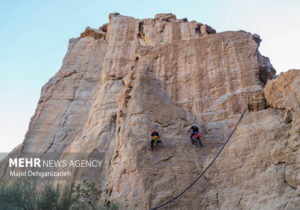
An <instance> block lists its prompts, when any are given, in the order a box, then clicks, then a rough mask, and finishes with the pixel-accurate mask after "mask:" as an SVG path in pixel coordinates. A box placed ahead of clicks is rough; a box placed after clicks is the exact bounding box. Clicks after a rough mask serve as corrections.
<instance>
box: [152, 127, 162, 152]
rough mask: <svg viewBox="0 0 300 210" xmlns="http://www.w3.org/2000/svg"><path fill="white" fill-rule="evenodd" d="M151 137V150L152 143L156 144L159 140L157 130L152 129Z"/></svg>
mask: <svg viewBox="0 0 300 210" xmlns="http://www.w3.org/2000/svg"><path fill="white" fill-rule="evenodd" d="M151 137H152V138H151V144H150V146H151V150H153V147H154V145H157V144H158V143H160V142H161V141H160V138H159V134H158V132H157V131H153V132H152V133H151Z"/></svg>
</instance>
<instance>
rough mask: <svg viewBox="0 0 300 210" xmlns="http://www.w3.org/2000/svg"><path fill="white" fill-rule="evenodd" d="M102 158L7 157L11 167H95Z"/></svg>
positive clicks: (99, 163)
mask: <svg viewBox="0 0 300 210" xmlns="http://www.w3.org/2000/svg"><path fill="white" fill-rule="evenodd" d="M102 162H103V161H102V160H69V161H67V160H42V159H40V158H9V167H10V168H12V167H14V168H42V167H47V168H57V167H63V168H66V167H73V168H97V167H101V166H102Z"/></svg>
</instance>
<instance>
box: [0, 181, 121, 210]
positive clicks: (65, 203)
mask: <svg viewBox="0 0 300 210" xmlns="http://www.w3.org/2000/svg"><path fill="white" fill-rule="evenodd" d="M100 196H101V190H99V188H98V186H97V184H96V183H94V182H92V183H89V182H87V181H83V183H82V184H77V185H74V184H71V185H68V186H67V187H65V188H64V189H60V186H59V185H58V186H56V187H53V186H52V185H47V186H45V187H44V188H42V189H41V190H38V191H37V190H36V188H35V185H33V184H31V183H29V182H27V181H23V182H17V183H13V184H10V185H8V184H5V183H0V210H4V209H5V210H29V209H30V210H35V209H36V210H37V209H39V210H40V209H44V210H66V209H70V210H81V209H93V210H94V209H95V210H118V209H119V205H117V204H115V203H113V202H106V203H105V204H102V205H99V204H98V202H97V201H98V200H99V199H100Z"/></svg>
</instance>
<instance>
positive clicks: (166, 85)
mask: <svg viewBox="0 0 300 210" xmlns="http://www.w3.org/2000/svg"><path fill="white" fill-rule="evenodd" d="M260 41H261V40H260V38H259V36H258V35H252V34H250V33H246V32H244V31H236V32H223V33H216V31H215V30H214V29H213V28H212V27H210V26H208V25H205V24H201V23H198V22H196V21H190V22H189V21H187V19H176V16H175V15H173V14H158V15H156V16H155V18H154V19H143V20H139V19H135V18H132V17H126V16H122V15H120V14H118V13H113V14H110V15H109V23H108V24H105V25H103V26H101V27H100V28H99V29H91V28H87V29H86V30H85V32H83V33H82V34H81V36H80V38H76V39H71V40H70V43H69V49H68V52H67V54H66V56H65V58H64V62H63V65H62V67H61V69H60V71H59V72H58V73H57V74H56V75H55V76H54V77H53V78H52V79H50V81H49V82H48V83H47V84H46V85H45V86H44V87H43V89H42V94H41V99H40V101H39V104H38V107H37V109H36V113H35V115H34V116H33V118H32V120H31V122H30V126H29V130H28V132H27V134H26V137H25V140H24V143H23V144H22V146H21V147H20V149H19V150H18V151H17V152H18V153H19V154H22V153H28V152H34V153H42V154H47V153H57V154H58V155H61V157H65V156H67V155H68V154H69V153H94V152H95V151H97V152H98V153H99V154H101V155H99V157H100V156H101V157H104V158H103V160H104V163H105V164H104V169H103V171H102V172H101V173H99V174H97V175H96V176H95V175H90V177H89V179H90V180H99V181H101V183H102V188H103V191H104V192H105V193H103V195H102V197H103V199H107V200H117V201H119V202H120V203H122V204H123V205H124V206H125V207H128V208H129V207H130V208H137V209H148V208H150V207H153V206H155V205H157V204H159V203H161V202H163V201H166V200H168V199H170V198H172V197H173V196H174V195H176V194H177V193H179V192H180V191H181V190H182V189H183V188H184V187H185V186H187V185H188V184H190V183H191V181H192V180H193V179H194V178H195V177H196V176H197V175H199V174H200V173H201V171H202V170H203V169H204V167H205V166H206V165H207V163H208V161H209V160H210V159H211V158H212V157H213V155H214V154H215V153H216V151H217V149H218V148H219V147H220V146H221V145H222V143H223V142H224V140H225V139H226V137H227V136H228V135H229V133H230V132H231V129H232V128H233V126H234V125H235V123H236V121H237V119H238V118H239V116H240V113H241V112H242V111H243V110H244V109H245V108H247V107H248V108H249V110H251V111H252V112H249V113H248V114H247V115H246V117H245V119H244V121H243V123H242V125H241V127H240V128H239V129H238V130H237V134H236V136H235V137H234V138H233V139H232V142H231V144H230V145H229V148H228V149H227V150H226V151H225V153H224V154H223V155H222V156H221V157H220V160H218V162H217V164H216V165H215V166H214V167H213V168H212V169H211V170H210V171H209V173H208V174H207V175H206V177H205V179H203V180H200V181H199V183H197V184H196V185H195V186H194V187H193V188H192V189H191V190H190V191H188V192H187V193H186V194H184V195H183V196H182V197H181V198H180V199H178V200H177V201H175V202H173V204H172V206H171V208H172V209H216V208H220V209H235V208H242V209H251V208H264V209H268V208H270V209H276V208H278V209H282V208H287V209H288V208H295V207H297V205H298V206H299V197H297V193H296V191H297V189H298V188H299V180H298V178H297V172H299V168H298V166H297V165H295V164H296V163H297V161H298V160H297V159H298V158H297V155H296V154H297V153H298V152H299V150H298V146H297V145H298V143H297V142H298V140H299V136H298V137H297V132H296V130H297V129H298V127H299V126H298V125H299V123H297V122H298V121H299V118H297V117H296V118H294V117H293V121H292V123H289V124H285V123H284V122H283V121H282V119H283V111H281V110H276V109H272V108H269V109H265V108H266V107H267V106H272V107H275V108H278V107H276V106H275V105H274V106H273V105H272V104H273V102H271V101H272V100H273V99H271V98H272V96H268V97H267V101H268V103H269V104H268V103H267V102H266V100H265V96H264V91H263V87H264V85H265V84H266V82H267V80H269V79H272V78H273V76H274V74H275V70H274V69H273V68H272V65H271V64H270V62H269V59H268V58H266V57H263V56H262V55H260V53H259V51H258V47H259V43H260ZM297 72H298V71H297ZM297 74H298V73H297ZM298 75H299V74H298ZM279 79H280V78H278V79H276V80H279ZM274 81H275V80H274ZM291 83H293V82H292V80H291V82H289V84H291ZM293 84H294V83H293ZM295 84H296V83H295ZM270 86H272V82H271V83H270V82H268V84H267V87H266V89H265V94H267V95H268V93H270V95H272V94H273V93H272V91H275V92H276V91H277V90H274V88H277V86H276V85H275V87H274V88H273V87H270ZM295 88H297V85H296V86H295ZM267 90H268V91H267ZM287 90H288V89H287ZM266 91H267V93H266ZM296 92H297V91H296ZM276 94H277V93H276ZM287 94H288V93H287ZM297 97H298V96H297ZM269 99H270V100H269ZM282 100H283V101H287V102H286V103H279V102H278V104H282V106H285V105H286V104H287V103H288V104H291V106H295V104H297V103H298V107H299V100H298V99H297V100H298V101H297V100H296V101H293V99H291V98H289V99H282ZM274 103H275V104H277V102H274ZM292 113H293V116H297V114H295V113H298V112H296V111H294V110H292ZM192 124H198V125H199V126H200V133H201V138H202V141H203V143H204V148H198V147H197V146H195V145H192V144H191V143H190V140H189V133H188V129H189V127H190V126H191V125H192ZM297 126H298V127H297ZM153 129H155V130H158V131H159V132H160V135H161V139H162V142H163V143H162V144H161V145H159V146H158V147H157V148H156V149H155V150H154V151H150V150H149V143H150V142H149V139H150V133H151V131H152V130H153ZM287 133H290V136H289V137H288V138H285V137H286V135H287ZM292 137H293V138H292ZM286 142H290V143H288V145H289V146H285V145H286V144H287V143H286ZM295 148H296V149H295ZM295 151H296V152H295ZM285 154H289V156H288V157H286V156H285ZM80 172H82V171H78V173H80ZM295 189H296V190H295ZM298 191H299V190H298ZM297 202H298V203H297Z"/></svg>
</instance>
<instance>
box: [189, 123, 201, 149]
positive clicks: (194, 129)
mask: <svg viewBox="0 0 300 210" xmlns="http://www.w3.org/2000/svg"><path fill="white" fill-rule="evenodd" d="M189 131H192V133H191V135H190V139H191V141H192V144H194V143H195V139H198V141H199V144H200V146H201V147H203V144H202V142H201V140H200V136H199V128H198V127H197V126H196V125H193V126H192V127H191V128H190V130H189ZM194 137H195V139H194Z"/></svg>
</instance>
